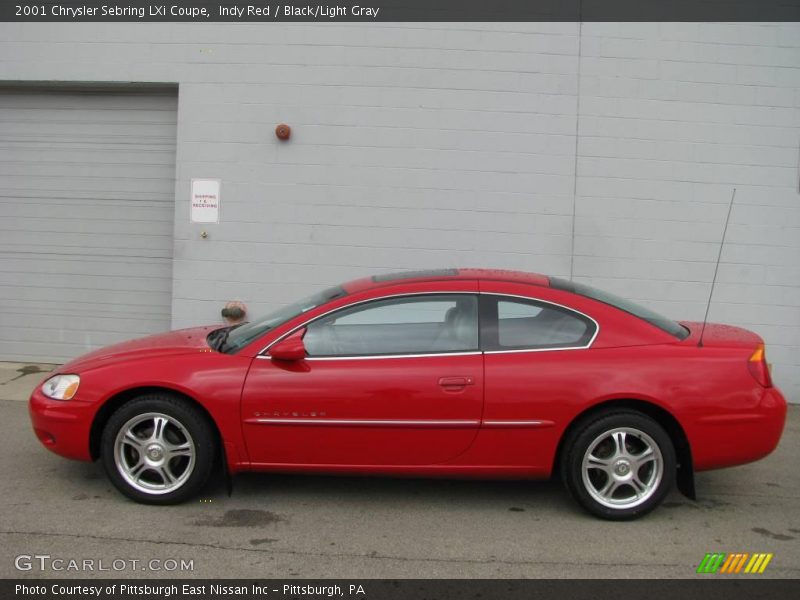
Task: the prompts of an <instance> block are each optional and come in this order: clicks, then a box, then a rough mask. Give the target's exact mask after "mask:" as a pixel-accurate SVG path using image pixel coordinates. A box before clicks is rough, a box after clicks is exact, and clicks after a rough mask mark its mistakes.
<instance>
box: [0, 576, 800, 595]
mask: <svg viewBox="0 0 800 600" xmlns="http://www.w3.org/2000/svg"><path fill="white" fill-rule="evenodd" d="M700 597H702V598H703V600H739V599H741V600H753V599H758V598H763V599H765V600H766V599H770V600H773V599H783V598H792V599H796V598H800V580H797V579H784V580H780V579H771V580H761V579H755V578H753V579H750V578H748V579H728V578H726V579H723V578H718V577H714V578H713V579H712V578H709V579H677V580H676V579H669V580H648V579H600V580H590V579H570V580H566V579H558V580H555V579H544V580H542V579H539V580H533V579H528V580H514V579H396V580H382V579H363V580H347V579H342V580H337V579H330V580H325V579H319V580H311V579H305V580H280V579H263V580H256V579H241V580H234V579H216V580H214V579H197V580H169V579H160V580H159V579H155V580H121V579H119V580H114V579H96V580H91V579H80V580H79V579H75V580H69V579H61V580H55V579H51V580H45V579H39V580H35V579H27V580H26V579H6V580H3V581H2V582H0V598H3V600H7V599H10V598H19V599H21V598H31V599H34V598H35V599H37V600H85V599H102V600H117V599H119V600H123V599H124V600H134V599H136V600H155V599H161V598H169V599H170V600H218V599H220V598H231V599H234V598H244V599H252V600H258V599H263V598H276V599H281V600H290V599H293V598H298V599H299V598H304V599H322V598H348V599H354V600H359V599H364V600H384V599H385V600H395V599H397V600H401V599H402V600H406V599H408V600H437V599H439V598H447V599H449V598H453V599H456V598H458V599H468V598H474V599H480V600H494V599H501V598H502V599H503V600H516V599H520V600H521V599H523V598H524V599H525V600H533V599H536V598H542V599H550V598H564V599H569V600H584V599H585V600H602V599H605V598H608V599H612V598H613V599H614V600H619V599H620V598H625V600H632V599H637V598H643V599H644V598H646V599H648V600H659V599H661V598H663V599H667V598H669V599H670V600H674V599H676V598H679V599H680V600H686V598H700Z"/></svg>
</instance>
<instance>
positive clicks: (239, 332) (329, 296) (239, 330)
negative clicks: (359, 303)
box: [209, 286, 347, 354]
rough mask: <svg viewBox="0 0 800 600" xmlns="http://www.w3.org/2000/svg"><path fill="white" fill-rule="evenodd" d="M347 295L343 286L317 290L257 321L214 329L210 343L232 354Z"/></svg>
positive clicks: (219, 349) (210, 336)
mask: <svg viewBox="0 0 800 600" xmlns="http://www.w3.org/2000/svg"><path fill="white" fill-rule="evenodd" d="M346 295H347V292H345V291H344V288H342V287H338V286H337V287H332V288H328V289H326V290H323V291H321V292H317V293H316V294H312V295H311V296H308V297H307V298H303V299H302V300H299V301H297V302H295V303H293V304H289V305H287V306H282V307H281V308H279V309H277V310H275V311H273V312H271V313H269V314H268V315H265V316H263V317H261V318H260V319H256V320H255V321H249V322H247V323H242V324H241V325H235V326H233V327H230V328H224V329H222V330H220V329H217V330H215V331H212V332H211V334H210V335H209V344H210V345H211V347H212V348H214V349H216V350H218V351H219V352H225V353H228V354H232V353H234V352H237V351H239V350H241V349H242V348H244V347H245V346H247V344H249V343H250V342H252V341H253V340H255V339H257V338H259V337H260V336H262V335H263V334H264V333H266V332H267V331H269V330H270V329H273V328H274V327H277V326H278V325H282V324H283V323H286V322H287V321H289V320H291V319H294V318H295V317H297V316H299V315H302V314H303V313H305V312H308V311H309V310H311V309H314V308H317V307H318V306H322V305H323V304H325V303H326V302H329V301H331V300H334V299H336V298H341V297H342V296H346ZM219 332H223V333H222V335H220V333H219Z"/></svg>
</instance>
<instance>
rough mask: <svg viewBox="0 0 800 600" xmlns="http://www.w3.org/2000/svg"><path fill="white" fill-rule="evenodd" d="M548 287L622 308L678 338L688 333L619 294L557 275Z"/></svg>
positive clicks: (665, 318)
mask: <svg viewBox="0 0 800 600" xmlns="http://www.w3.org/2000/svg"><path fill="white" fill-rule="evenodd" d="M550 287H553V288H556V289H558V290H564V291H567V292H572V293H574V294H579V295H581V296H586V297H587V298H591V299H593V300H597V301H598V302H603V303H604V304H610V305H611V306H613V307H615V308H618V309H620V310H624V311H625V312H626V313H630V314H632V315H633V316H635V317H639V318H640V319H642V320H643V321H647V322H648V323H650V324H651V325H655V326H656V327H658V328H659V329H661V330H663V331H666V332H667V333H669V334H671V335H674V336H675V337H676V338H678V339H679V340H682V339H684V338H686V337H687V336H688V335H689V330H688V329H686V327H684V326H683V325H681V324H680V323H676V322H675V321H673V320H672V319H668V318H667V317H664V316H661V315H660V314H658V313H656V312H653V311H652V310H650V309H649V308H645V307H644V306H639V305H638V304H636V303H635V302H631V301H630V300H625V299H624V298H620V297H619V296H615V295H614V294H610V293H608V292H604V291H603V290H598V289H597V288H594V287H592V286H590V285H585V284H583V283H576V282H574V281H568V280H566V279H559V278H557V277H551V278H550Z"/></svg>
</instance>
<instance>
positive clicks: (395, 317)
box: [303, 294, 478, 357]
mask: <svg viewBox="0 0 800 600" xmlns="http://www.w3.org/2000/svg"><path fill="white" fill-rule="evenodd" d="M303 342H304V344H305V346H306V351H307V352H308V355H309V356H310V357H325V356H375V355H394V354H437V353H444V352H465V351H473V350H477V349H478V300H477V298H476V297H475V296H473V295H470V294H449V295H448V294H441V295H424V296H410V297H403V298H390V299H386V300H376V301H374V302H369V303H367V304H363V305H359V306H354V307H352V308H346V309H343V310H340V311H337V312H335V313H333V314H331V315H328V316H326V317H322V318H321V319H318V320H316V321H313V322H311V323H309V325H308V327H307V330H306V334H305V337H304V338H303Z"/></svg>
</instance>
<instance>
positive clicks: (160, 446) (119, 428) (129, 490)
mask: <svg viewBox="0 0 800 600" xmlns="http://www.w3.org/2000/svg"><path fill="white" fill-rule="evenodd" d="M101 449H102V460H103V466H104V467H105V470H106V473H107V474H108V477H109V479H110V480H111V482H112V483H113V484H114V486H115V487H116V488H117V489H118V490H120V491H121V492H122V493H123V494H125V495H126V496H128V497H129V498H132V499H133V500H136V501H137V502H142V503H145V504H176V503H178V502H183V501H184V500H186V499H188V498H190V497H191V496H193V495H194V494H196V493H197V492H199V491H200V489H201V488H202V487H203V485H204V484H205V483H206V481H207V480H208V477H209V475H210V473H211V469H212V466H213V463H214V456H215V454H216V436H215V433H214V430H213V428H212V426H211V425H210V423H209V422H208V419H207V418H206V417H205V415H203V414H202V413H201V412H200V410H199V409H198V408H196V407H195V406H193V405H192V404H190V403H189V402H187V401H186V400H183V399H181V398H176V397H173V396H170V395H167V394H148V395H145V396H140V397H139V398H136V399H134V400H131V401H130V402H128V403H126V404H124V405H122V407H120V408H119V409H118V410H117V411H116V412H115V413H114V414H113V415H112V416H111V418H110V419H109V420H108V423H107V424H106V427H105V429H104V430H103V436H102V440H101Z"/></svg>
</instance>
